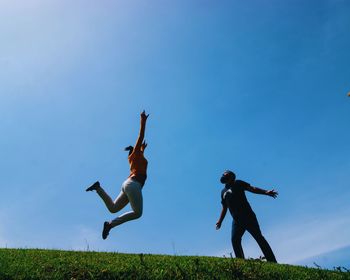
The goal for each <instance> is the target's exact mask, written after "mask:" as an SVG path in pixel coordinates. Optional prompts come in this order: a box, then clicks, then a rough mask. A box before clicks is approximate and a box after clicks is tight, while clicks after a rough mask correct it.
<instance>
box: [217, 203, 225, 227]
mask: <svg viewBox="0 0 350 280" xmlns="http://www.w3.org/2000/svg"><path fill="white" fill-rule="evenodd" d="M226 213H227V207H226V206H222V210H221V214H220V218H219V220H218V222H217V223H216V229H220V228H221V223H222V221H223V220H224V219H225V216H226Z"/></svg>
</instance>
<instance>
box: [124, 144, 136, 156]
mask: <svg viewBox="0 0 350 280" xmlns="http://www.w3.org/2000/svg"><path fill="white" fill-rule="evenodd" d="M133 150H134V147H133V146H128V147H126V148H125V149H124V151H129V156H130V155H131V154H132V152H133Z"/></svg>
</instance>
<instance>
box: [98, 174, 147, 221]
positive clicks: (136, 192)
mask: <svg viewBox="0 0 350 280" xmlns="http://www.w3.org/2000/svg"><path fill="white" fill-rule="evenodd" d="M97 193H98V195H99V196H100V197H101V198H102V200H103V201H104V203H105V204H106V206H107V208H108V210H109V211H110V212H111V213H116V212H118V211H120V210H121V209H123V208H124V207H125V206H126V205H127V204H128V203H129V202H130V206H131V209H132V211H130V212H126V213H124V214H122V215H120V216H119V217H117V218H116V219H114V220H113V221H112V222H111V226H112V227H115V226H118V225H120V224H122V223H125V222H127V221H131V220H135V219H138V218H140V217H141V216H142V209H143V198H142V186H141V184H140V183H139V182H137V181H135V180H133V179H130V178H128V179H127V180H126V181H125V182H124V183H123V185H122V189H121V191H120V193H119V195H118V197H117V198H116V199H115V200H114V201H113V200H112V199H111V198H110V196H109V195H108V194H107V193H106V192H105V191H104V189H103V188H98V189H97Z"/></svg>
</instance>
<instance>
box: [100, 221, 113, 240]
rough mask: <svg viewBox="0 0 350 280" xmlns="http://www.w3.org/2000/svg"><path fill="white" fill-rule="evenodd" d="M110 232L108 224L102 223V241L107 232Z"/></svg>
mask: <svg viewBox="0 0 350 280" xmlns="http://www.w3.org/2000/svg"><path fill="white" fill-rule="evenodd" d="M110 230H111V228H110V224H109V222H104V223H103V230H102V239H103V240H104V239H106V238H107V236H108V234H109V231H110Z"/></svg>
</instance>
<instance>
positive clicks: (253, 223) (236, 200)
mask: <svg viewBox="0 0 350 280" xmlns="http://www.w3.org/2000/svg"><path fill="white" fill-rule="evenodd" d="M220 182H221V183H222V184H225V188H224V189H223V190H222V191H221V203H222V211H221V215H220V218H219V221H218V222H217V223H216V229H220V227H221V223H222V221H223V220H224V218H225V216H226V212H227V208H228V209H229V210H230V213H231V215H232V217H233V223H232V232H231V242H232V247H233V251H234V252H235V255H236V258H242V259H244V253H243V248H242V236H243V234H244V232H245V231H246V230H247V231H248V232H249V233H250V234H251V235H252V236H253V237H254V239H255V240H256V242H257V243H258V244H259V246H260V248H261V250H262V252H263V254H264V255H265V258H266V260H267V261H269V262H277V261H276V258H275V255H274V254H273V252H272V250H271V247H270V245H269V243H267V241H266V239H265V238H264V236H263V235H262V234H261V231H260V227H259V223H258V220H257V219H256V216H255V213H254V212H253V210H252V208H251V207H250V204H249V202H248V200H247V197H246V195H245V191H250V192H252V193H256V194H265V195H268V196H271V197H273V198H276V197H277V195H278V193H277V192H276V191H275V190H270V191H267V190H263V189H259V188H257V187H253V186H251V185H250V184H248V183H246V182H244V181H241V180H236V175H235V174H234V173H233V172H232V171H230V170H227V171H225V172H224V173H223V175H222V176H221V179H220Z"/></svg>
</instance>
